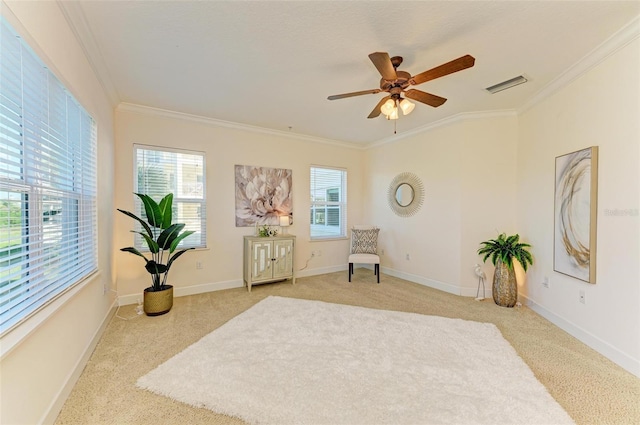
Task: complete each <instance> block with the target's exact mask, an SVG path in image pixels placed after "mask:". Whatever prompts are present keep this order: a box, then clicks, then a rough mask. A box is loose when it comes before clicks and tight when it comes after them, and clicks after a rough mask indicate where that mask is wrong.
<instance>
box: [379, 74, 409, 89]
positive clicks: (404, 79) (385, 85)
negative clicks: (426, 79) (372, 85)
mask: <svg viewBox="0 0 640 425" xmlns="http://www.w3.org/2000/svg"><path fill="white" fill-rule="evenodd" d="M396 75H397V77H398V78H396V79H395V80H385V79H384V78H382V79H380V89H382V90H383V91H389V90H391V89H392V88H393V87H400V88H402V89H405V88H407V87H409V80H410V79H411V74H409V73H408V72H404V71H396Z"/></svg>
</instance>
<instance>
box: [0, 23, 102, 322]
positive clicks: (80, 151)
mask: <svg viewBox="0 0 640 425" xmlns="http://www.w3.org/2000/svg"><path fill="white" fill-rule="evenodd" d="M0 27H1V28H0V31H1V35H0V44H1V45H0V50H1V51H2V60H0V333H1V334H4V333H5V332H6V331H7V330H9V329H11V328H13V327H14V326H16V325H17V324H19V323H20V322H21V321H23V320H24V319H25V318H27V317H28V316H30V315H31V314H33V313H34V312H36V311H37V310H38V309H40V308H41V307H43V306H44V305H46V304H47V303H49V302H50V301H51V300H53V299H54V298H55V297H57V296H58V295H60V294H61V293H63V292H64V291H65V290H66V289H68V288H70V287H71V286H73V285H74V284H76V283H78V282H80V281H81V280H82V279H83V278H85V277H86V276H88V275H89V274H91V273H92V272H94V271H95V270H96V269H97V231H96V223H97V212H96V211H97V209H96V208H97V207H96V192H97V189H96V125H95V122H94V120H93V119H92V118H91V116H89V114H88V113H87V112H86V111H85V110H84V109H83V108H82V107H81V106H80V104H79V103H78V102H77V101H76V100H75V99H74V98H73V96H72V95H71V94H70V93H69V92H68V91H67V89H66V88H65V87H64V86H63V85H62V84H61V83H60V81H59V80H58V79H57V78H56V77H55V76H54V75H53V74H52V73H51V72H50V71H49V70H48V69H47V67H46V66H45V65H44V63H43V62H42V61H41V60H40V59H39V58H38V57H37V56H36V55H35V53H34V52H33V51H32V50H31V49H30V48H29V46H28V45H27V44H26V43H25V42H24V41H23V40H22V39H21V38H20V37H19V36H18V35H17V34H16V32H15V31H14V30H13V28H11V26H10V25H9V24H8V23H7V22H6V21H5V20H4V19H0Z"/></svg>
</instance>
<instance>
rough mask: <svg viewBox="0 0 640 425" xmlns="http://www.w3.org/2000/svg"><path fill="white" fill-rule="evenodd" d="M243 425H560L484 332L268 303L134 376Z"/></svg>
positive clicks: (558, 414)
mask: <svg viewBox="0 0 640 425" xmlns="http://www.w3.org/2000/svg"><path fill="white" fill-rule="evenodd" d="M137 385H138V386H139V387H141V388H145V389H148V390H150V391H152V392H154V393H157V394H161V395H164V396H167V397H170V398H172V399H175V400H178V401H181V402H184V403H187V404H190V405H192V406H196V407H204V408H207V409H210V410H213V411H215V412H218V413H223V414H226V415H229V416H235V417H238V418H240V419H243V420H245V421H247V422H249V423H254V424H278V425H281V424H295V425H303V424H317V425H320V424H331V425H333V424H350V425H351V424H353V425H356V424H363V425H364V424H367V425H370V424H407V425H409V424H411V425H413V424H536V425H539V424H570V423H573V421H572V420H571V418H570V417H569V415H568V414H567V413H566V412H565V411H564V410H563V409H562V408H561V407H560V405H559V404H558V403H557V402H556V401H555V400H554V399H553V398H552V397H551V395H550V394H549V393H548V392H547V390H546V389H545V388H544V386H543V385H542V384H541V383H540V382H539V381H537V380H536V378H535V377H534V375H533V373H532V372H531V370H530V369H529V368H528V367H527V365H526V364H525V363H524V362H523V361H522V359H520V357H518V355H517V354H516V352H515V350H514V349H513V347H511V345H510V344H509V343H508V342H507V341H506V340H505V339H504V338H503V337H502V335H501V334H500V331H499V330H498V329H497V328H496V327H495V325H493V324H489V323H479V322H471V321H465V320H461V319H448V318H443V317H437V316H425V315H420V314H414V313H403V312H395V311H386V310H374V309H368V308H362V307H354V306H348V305H340V304H331V303H326V302H320V301H309V300H299V299H292V298H282V297H273V296H272V297H268V298H266V299H265V300H263V301H261V302H259V303H258V304H256V305H255V306H253V307H252V308H250V309H249V310H247V311H245V312H244V313H242V314H240V315H238V316H236V317H235V318H233V319H232V320H230V321H229V322H227V323H226V324H224V325H223V326H221V327H220V328H218V329H216V330H215V331H213V332H211V333H210V334H209V335H207V336H205V337H204V338H202V339H201V340H200V341H198V342H196V343H195V344H193V345H191V346H190V347H188V348H187V349H185V350H184V351H183V352H181V353H179V354H177V355H176V356H174V357H173V358H171V359H169V360H168V361H167V362H165V363H163V364H162V365H160V366H159V367H158V368H156V369H155V370H152V371H151V372H149V373H148V374H147V375H145V376H143V377H142V378H140V379H139V380H138V382H137Z"/></svg>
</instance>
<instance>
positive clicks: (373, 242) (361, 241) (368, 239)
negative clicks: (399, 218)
mask: <svg viewBox="0 0 640 425" xmlns="http://www.w3.org/2000/svg"><path fill="white" fill-rule="evenodd" d="M379 231H380V229H377V228H373V229H366V230H364V229H351V253H352V254H376V253H377V251H378V232H379Z"/></svg>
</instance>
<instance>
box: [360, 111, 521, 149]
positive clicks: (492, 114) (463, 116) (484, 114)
mask: <svg viewBox="0 0 640 425" xmlns="http://www.w3.org/2000/svg"><path fill="white" fill-rule="evenodd" d="M517 115H518V112H517V111H515V110H511V109H508V110H499V111H481V112H463V113H460V114H456V115H452V116H450V117H446V118H443V119H441V120H438V121H435V122H432V123H430V124H427V125H423V126H421V127H416V128H414V129H412V130H409V131H406V132H403V133H402V134H396V135H394V136H391V137H386V138H384V139H380V140H378V141H377V142H373V143H370V144H368V145H367V148H374V147H378V146H382V145H386V144H388V143H394V142H397V141H399V140H402V139H406V138H407V137H411V136H415V135H417V134H421V133H425V132H427V131H431V130H435V129H436V128H439V127H446V126H449V125H452V124H455V123H458V122H462V121H472V120H479V119H487V118H496V117H515V116H517Z"/></svg>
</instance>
